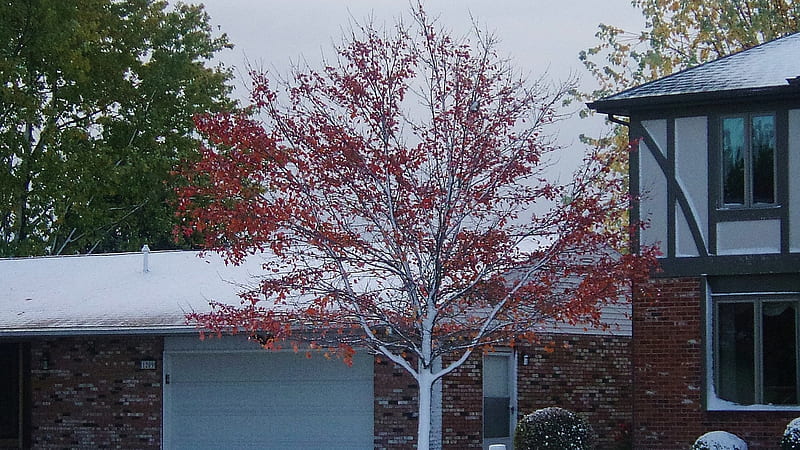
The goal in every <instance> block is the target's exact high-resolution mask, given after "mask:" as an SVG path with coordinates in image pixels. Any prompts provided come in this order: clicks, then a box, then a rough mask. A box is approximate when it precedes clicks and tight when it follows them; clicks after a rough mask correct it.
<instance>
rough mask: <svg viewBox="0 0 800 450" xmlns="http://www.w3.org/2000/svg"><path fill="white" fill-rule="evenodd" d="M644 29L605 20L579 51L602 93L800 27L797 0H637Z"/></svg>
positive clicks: (699, 62)
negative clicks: (589, 45)
mask: <svg viewBox="0 0 800 450" xmlns="http://www.w3.org/2000/svg"><path fill="white" fill-rule="evenodd" d="M631 4H632V5H633V7H635V8H638V9H640V10H641V12H642V15H643V17H644V19H645V29H644V30H641V31H635V30H623V29H621V28H619V27H616V26H613V25H606V24H600V26H599V30H598V32H597V34H596V36H597V38H598V40H599V43H598V44H597V45H596V46H594V47H592V48H590V49H588V50H585V51H583V52H581V54H580V59H581V60H582V61H583V63H584V65H585V66H586V68H587V69H588V70H589V71H590V72H591V73H592V75H593V76H594V78H595V79H596V80H597V81H598V83H599V89H598V90H596V91H594V92H593V93H591V94H590V95H589V97H590V98H594V99H596V98H600V97H603V96H605V95H609V94H613V93H614V92H619V91H621V90H624V89H627V88H629V87H633V86H637V85H640V84H643V83H646V82H648V81H651V80H654V79H657V78H661V77H664V76H666V75H669V74H671V73H674V72H677V71H679V70H682V69H685V68H688V67H691V66H695V65H698V64H701V63H703V62H707V61H711V60H714V59H718V58H721V57H723V56H725V55H729V54H731V53H735V52H737V51H740V50H744V49H748V48H751V47H754V46H756V45H758V44H761V43H763V42H767V41H770V40H773V39H776V38H778V37H781V36H783V35H786V34H789V33H793V32H796V31H799V30H800V2H796V1H793V0H709V1H687V0H633V1H631Z"/></svg>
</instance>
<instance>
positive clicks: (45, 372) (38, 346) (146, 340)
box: [30, 336, 163, 449]
mask: <svg viewBox="0 0 800 450" xmlns="http://www.w3.org/2000/svg"><path fill="white" fill-rule="evenodd" d="M30 348H31V380H30V390H31V399H32V400H31V412H30V417H31V439H32V447H33V448H37V449H56V448H58V449H63V448H87V449H88V448H137V449H146V448H159V447H160V446H161V398H162V395H161V354H162V349H163V339H162V338H160V337H147V336H137V337H91V338H89V337H80V338H56V339H47V340H33V341H32V342H31V346H30ZM140 360H156V361H157V370H140V369H139V368H138V365H139V361H140ZM44 361H47V363H46V367H45V363H44Z"/></svg>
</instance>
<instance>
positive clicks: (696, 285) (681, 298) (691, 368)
mask: <svg viewBox="0 0 800 450" xmlns="http://www.w3.org/2000/svg"><path fill="white" fill-rule="evenodd" d="M700 283H701V280H700V279H698V278H665V279H658V280H654V281H652V283H651V284H650V285H648V286H646V287H645V288H646V294H644V295H639V296H637V297H636V298H635V299H634V314H633V319H634V322H633V327H634V346H633V363H634V372H633V373H634V397H633V404H634V444H635V448H637V449H670V450H672V449H676V448H689V447H690V446H691V444H692V443H693V442H694V441H695V439H697V438H698V437H699V436H700V435H702V434H704V433H706V432H708V431H714V430H723V431H728V432H731V433H734V434H736V435H738V436H739V437H741V438H742V439H744V440H745V441H746V442H747V443H748V446H749V448H750V449H751V450H756V449H775V448H778V443H779V440H780V437H781V435H782V434H783V430H784V428H785V427H786V424H787V423H788V422H789V421H790V420H791V419H792V418H794V417H796V416H797V415H798V414H797V413H776V412H718V411H716V412H715V411H705V408H704V407H703V395H704V392H705V389H706V388H705V383H704V372H703V366H704V362H703V360H704V345H705V344H704V341H703V336H704V332H703V331H704V330H703V327H704V323H703V320H702V318H703V300H702V299H701V285H700Z"/></svg>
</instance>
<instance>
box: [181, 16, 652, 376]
mask: <svg viewBox="0 0 800 450" xmlns="http://www.w3.org/2000/svg"><path fill="white" fill-rule="evenodd" d="M414 19H415V27H412V28H405V27H402V26H398V27H397V28H396V29H395V30H394V31H395V33H393V34H390V33H387V32H382V31H379V30H376V29H374V28H372V27H371V26H365V27H362V28H360V29H359V30H357V31H358V32H354V34H353V36H352V37H351V40H350V42H349V43H347V44H345V45H344V46H342V47H341V48H339V49H338V54H337V60H336V63H335V64H330V65H329V66H327V67H325V68H324V69H323V70H322V71H321V72H317V71H313V70H310V69H309V70H305V71H300V70H297V71H296V73H294V74H293V77H292V81H291V82H288V83H286V84H282V85H279V88H278V89H273V88H272V87H271V85H270V84H269V79H268V76H267V75H266V74H263V73H254V74H253V83H254V88H253V105H254V108H255V110H254V111H256V112H257V113H258V114H260V115H261V116H260V119H262V120H259V116H258V115H257V114H256V113H255V112H254V113H253V115H252V116H241V115H239V116H232V115H214V116H202V117H198V118H197V119H196V123H197V128H198V130H199V131H200V133H202V135H203V136H204V137H205V138H206V140H207V146H206V149H205V150H204V152H203V157H202V159H201V160H200V161H199V162H198V163H196V164H195V165H194V166H193V167H192V168H190V169H189V170H187V171H186V172H185V173H184V176H185V177H186V179H187V181H188V186H187V187H185V188H183V189H181V190H180V192H179V198H180V203H179V214H180V216H181V217H182V219H183V224H182V227H181V229H180V230H179V231H180V232H183V233H192V234H195V233H197V234H200V235H201V236H203V238H204V240H205V244H206V247H207V248H208V249H209V250H214V251H219V252H222V253H223V254H225V255H226V256H227V257H228V258H229V259H230V261H232V262H234V263H236V262H239V261H240V260H241V259H242V258H243V257H245V256H246V255H248V254H252V253H267V254H270V255H273V257H272V258H271V259H269V263H268V264H267V265H266V266H265V269H266V270H265V273H264V277H265V278H264V279H263V281H262V283H261V284H260V286H258V288H256V289H254V290H253V291H252V292H250V293H249V296H248V297H246V298H245V300H244V301H243V304H242V305H241V306H240V307H229V306H224V305H217V309H215V310H214V312H212V313H210V314H199V315H198V314H195V315H192V316H190V319H192V320H194V321H197V322H198V323H200V324H201V325H202V326H204V327H207V328H210V329H211V330H212V331H215V332H221V331H224V330H246V331H248V332H250V333H256V332H263V331H267V332H269V333H270V336H273V338H286V337H288V335H289V334H291V333H292V331H293V330H297V329H308V328H309V327H310V328H312V329H314V330H315V331H316V333H317V334H316V336H315V339H316V340H315V342H316V343H315V344H314V345H315V346H317V345H323V343H326V342H327V343H330V344H331V345H333V348H337V349H340V350H337V351H342V352H343V354H345V355H347V354H349V353H348V352H349V351H351V350H352V348H351V346H352V345H355V344H359V345H366V346H368V347H370V348H372V349H373V350H375V351H376V352H382V353H384V354H386V355H387V356H389V355H391V354H401V353H404V352H411V353H413V354H414V355H415V356H416V357H417V358H418V359H419V360H420V361H422V362H421V363H422V364H428V363H429V362H430V360H431V358H435V357H437V356H441V355H443V354H447V353H453V352H463V351H467V352H468V351H471V350H472V349H474V348H477V347H478V346H483V345H492V344H496V343H499V342H504V341H507V340H508V339H509V338H513V337H515V336H531V335H532V333H533V330H535V326H536V324H537V323H541V322H542V321H545V320H550V319H555V320H559V321H564V322H586V321H588V322H592V323H595V324H599V318H600V316H599V308H600V307H601V306H602V305H603V304H605V303H608V302H616V301H620V300H624V298H625V297H626V295H627V291H626V290H627V286H628V283H629V282H630V280H632V279H633V280H639V279H641V278H643V277H646V275H647V274H648V270H649V268H650V267H651V265H652V264H653V261H654V259H653V258H654V255H653V254H652V252H651V251H650V250H647V249H646V250H645V252H643V253H641V254H637V255H634V254H631V253H626V252H624V251H622V250H623V249H626V248H627V238H628V234H627V230H625V229H621V228H619V227H617V228H615V227H608V226H606V225H607V224H608V223H609V222H610V221H611V220H613V219H614V218H615V217H617V216H618V215H619V214H621V213H622V212H624V210H625V208H626V207H627V204H628V199H627V197H626V196H625V195H622V189H623V188H624V186H623V185H622V183H621V182H615V180H613V176H612V173H611V172H609V171H608V169H607V166H608V165H609V164H610V163H609V162H607V161H600V160H599V159H598V158H595V157H593V156H592V157H590V158H588V159H587V162H586V166H585V167H584V169H583V171H582V172H580V173H579V174H577V175H576V178H575V179H574V180H573V181H572V182H571V183H569V184H566V185H555V184H552V183H549V182H548V181H546V177H545V173H544V171H545V170H546V168H547V165H546V164H545V163H544V161H546V157H547V155H548V154H549V153H550V152H551V151H553V150H554V148H553V147H552V146H551V145H550V143H549V141H548V140H546V139H544V138H543V137H542V136H543V133H542V131H543V127H544V126H546V125H547V124H549V123H551V122H552V121H553V120H554V119H555V117H556V114H555V110H554V107H555V105H556V104H557V102H558V101H559V99H560V98H561V96H562V95H563V94H564V93H565V91H566V88H565V89H563V90H561V91H557V92H547V91H546V90H545V89H543V87H542V86H541V85H539V84H536V83H533V84H530V83H528V82H526V81H525V80H523V79H521V78H518V77H516V76H515V75H514V73H513V71H512V70H511V68H510V67H509V66H508V65H507V64H506V63H505V62H504V61H503V60H501V59H499V58H498V57H497V56H496V55H495V53H494V49H493V45H494V42H493V41H492V40H491V38H486V37H485V36H482V37H483V38H484V39H480V40H478V42H477V43H474V44H471V43H469V42H467V41H458V40H454V39H451V38H450V37H449V36H447V35H446V34H442V33H439V32H437V31H436V30H435V29H434V27H433V26H432V25H431V24H430V23H429V21H428V19H427V18H426V17H425V16H424V13H422V12H421V11H420V12H417V13H416V14H415V16H414ZM600 177H604V178H608V179H607V180H605V181H604V183H603V184H602V185H603V186H604V188H603V189H602V190H601V189H598V188H597V186H599V184H598V183H597V180H598V178H600ZM609 177H610V178H609ZM621 251H622V252H621ZM354 329H357V330H360V331H359V332H358V333H355V332H354V331H353V330H354ZM295 337H297V335H296V334H295ZM326 348H328V347H326Z"/></svg>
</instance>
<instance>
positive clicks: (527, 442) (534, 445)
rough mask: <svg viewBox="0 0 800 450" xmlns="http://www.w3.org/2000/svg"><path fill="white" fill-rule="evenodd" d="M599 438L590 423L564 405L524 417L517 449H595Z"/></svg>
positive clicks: (518, 426)
mask: <svg viewBox="0 0 800 450" xmlns="http://www.w3.org/2000/svg"><path fill="white" fill-rule="evenodd" d="M596 445H597V438H596V436H595V434H594V430H593V429H592V426H591V425H590V424H589V422H588V421H587V420H586V419H584V418H583V417H581V416H579V415H577V414H575V413H574V412H572V411H569V410H566V409H563V408H555V407H552V408H544V409H540V410H538V411H534V412H533V413H531V414H528V415H527V416H525V417H523V418H522V419H521V420H520V421H519V423H517V431H516V434H515V435H514V448H515V449H516V450H549V449H553V450H555V449H559V450H593V449H594V448H595V446H596Z"/></svg>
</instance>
